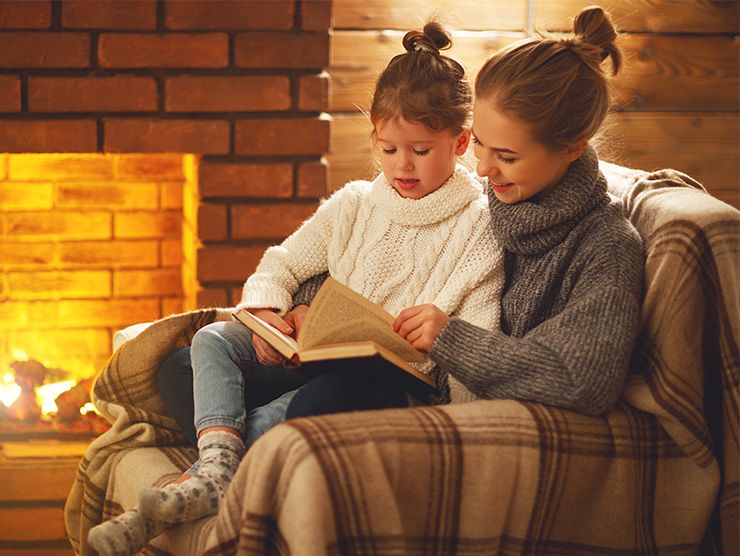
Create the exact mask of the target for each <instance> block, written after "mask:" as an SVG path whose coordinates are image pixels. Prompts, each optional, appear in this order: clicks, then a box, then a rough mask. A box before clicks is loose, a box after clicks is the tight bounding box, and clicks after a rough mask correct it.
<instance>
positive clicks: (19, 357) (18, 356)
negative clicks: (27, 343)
mask: <svg viewBox="0 0 740 556" xmlns="http://www.w3.org/2000/svg"><path fill="white" fill-rule="evenodd" d="M10 354H11V355H12V356H13V359H15V360H16V361H28V360H29V359H30V357H28V355H27V354H26V352H25V351H23V350H22V349H18V348H13V349H11V350H10Z"/></svg>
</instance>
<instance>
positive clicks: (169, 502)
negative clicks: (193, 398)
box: [139, 431, 245, 523]
mask: <svg viewBox="0 0 740 556" xmlns="http://www.w3.org/2000/svg"><path fill="white" fill-rule="evenodd" d="M198 451H199V453H200V458H199V459H200V467H199V469H198V471H197V472H196V474H195V475H193V476H192V477H191V478H190V479H188V480H187V481H183V482H182V483H180V484H170V485H167V486H166V487H164V488H145V489H143V490H142V491H141V492H140V493H139V510H140V511H141V514H142V515H143V516H144V517H146V518H147V519H150V520H154V521H164V522H166V523H181V522H183V521H191V520H193V519H198V518H200V517H203V516H206V515H212V514H215V513H216V512H217V511H218V506H219V504H220V503H221V500H223V498H224V495H225V494H226V489H227V488H228V487H229V483H231V479H232V478H233V477H234V473H236V469H237V467H239V462H240V461H241V459H242V456H244V452H245V447H244V442H242V439H241V438H239V437H238V436H236V435H235V434H231V433H228V432H223V431H215V432H209V433H206V434H204V435H203V436H201V437H200V439H199V440H198Z"/></svg>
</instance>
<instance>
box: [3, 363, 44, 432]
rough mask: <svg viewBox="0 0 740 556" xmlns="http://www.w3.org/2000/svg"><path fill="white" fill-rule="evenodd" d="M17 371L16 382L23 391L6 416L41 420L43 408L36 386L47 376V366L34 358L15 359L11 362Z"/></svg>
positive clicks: (24, 420) (20, 419)
mask: <svg viewBox="0 0 740 556" xmlns="http://www.w3.org/2000/svg"><path fill="white" fill-rule="evenodd" d="M10 366H11V368H12V369H13V370H14V371H15V383H16V384H17V385H18V386H20V388H21V393H20V396H18V399H17V400H15V402H14V403H13V405H11V406H10V407H9V408H8V409H7V411H6V415H5V417H6V418H7V419H12V420H15V421H23V422H37V421H40V420H41V408H40V407H39V404H38V403H37V402H36V388H37V387H38V386H41V384H43V382H44V378H45V377H46V367H44V366H43V365H42V364H41V363H39V362H38V361H36V360H34V359H29V360H28V361H14V362H13V363H11V364H10Z"/></svg>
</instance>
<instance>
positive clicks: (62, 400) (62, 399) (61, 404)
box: [54, 378, 93, 423]
mask: <svg viewBox="0 0 740 556" xmlns="http://www.w3.org/2000/svg"><path fill="white" fill-rule="evenodd" d="M92 383H93V379H92V378H88V379H85V380H83V381H82V382H80V383H79V384H77V385H76V386H75V387H74V388H72V389H70V390H67V391H66V392H62V393H61V394H59V396H57V398H56V399H55V400H54V401H55V402H56V404H57V416H58V417H59V419H60V420H61V421H63V422H65V423H73V422H74V421H77V420H79V419H81V418H82V414H81V413H80V408H82V407H83V406H84V405H85V404H86V403H87V402H89V401H90V390H91V389H92Z"/></svg>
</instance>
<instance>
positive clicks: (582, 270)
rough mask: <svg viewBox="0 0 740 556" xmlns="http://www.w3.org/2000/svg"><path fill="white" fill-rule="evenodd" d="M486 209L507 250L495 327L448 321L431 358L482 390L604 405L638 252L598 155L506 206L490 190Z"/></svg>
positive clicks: (638, 285)
mask: <svg viewBox="0 0 740 556" xmlns="http://www.w3.org/2000/svg"><path fill="white" fill-rule="evenodd" d="M490 207H491V215H492V225H493V229H494V233H495V235H496V237H497V238H498V239H499V241H500V242H501V243H502V245H503V246H504V250H505V255H504V269H505V270H504V272H505V285H504V292H503V297H502V299H501V330H500V331H495V332H491V331H488V330H484V329H482V328H478V327H476V326H474V325H471V324H470V323H467V322H465V321H462V320H460V319H451V320H450V322H449V323H448V324H447V325H446V326H445V327H444V328H443V329H442V332H441V333H440V335H439V336H438V337H437V340H436V341H435V343H434V346H433V349H432V353H431V356H432V358H433V359H434V360H435V361H436V362H437V363H438V365H439V367H440V368H441V369H442V370H443V371H446V372H448V373H449V374H451V375H452V376H454V377H455V378H457V379H458V380H459V381H460V382H462V383H463V384H464V385H465V386H467V387H468V388H469V389H470V391H471V392H472V393H473V394H475V395H476V396H478V397H480V398H509V399H520V400H532V401H537V402H542V403H546V404H550V405H554V406H559V407H564V408H569V409H574V410H576V411H580V412H583V413H587V414H590V415H600V414H603V413H605V412H607V411H608V410H609V409H610V408H611V407H612V406H613V405H614V403H615V402H616V400H617V398H618V397H619V395H620V392H621V390H622V387H623V385H624V381H625V378H626V374H627V366H628V362H629V358H630V354H631V351H632V347H633V343H634V340H635V337H636V335H637V329H638V324H639V315H640V303H641V296H642V284H643V266H644V253H643V248H642V242H641V239H640V237H639V235H638V233H637V232H636V230H635V229H634V228H633V227H632V226H631V225H630V223H629V222H628V221H627V220H626V219H625V218H624V216H623V215H622V213H621V207H620V206H619V205H617V204H610V202H609V197H608V195H607V193H606V180H605V178H604V176H603V175H602V174H601V172H600V171H599V168H598V159H597V156H596V153H595V152H594V150H593V149H591V148H588V149H587V150H586V151H584V154H583V155H582V156H581V157H580V158H579V159H578V160H576V161H575V162H574V163H573V164H571V167H570V169H569V171H568V173H567V174H566V176H565V177H564V178H563V180H562V181H561V182H560V183H559V184H558V185H557V186H556V187H555V188H554V189H553V190H551V192H550V193H548V195H547V196H545V197H543V198H542V199H539V200H536V201H524V202H520V203H517V204H514V205H505V204H503V203H501V202H500V201H498V200H497V199H496V198H495V196H493V194H490Z"/></svg>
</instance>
